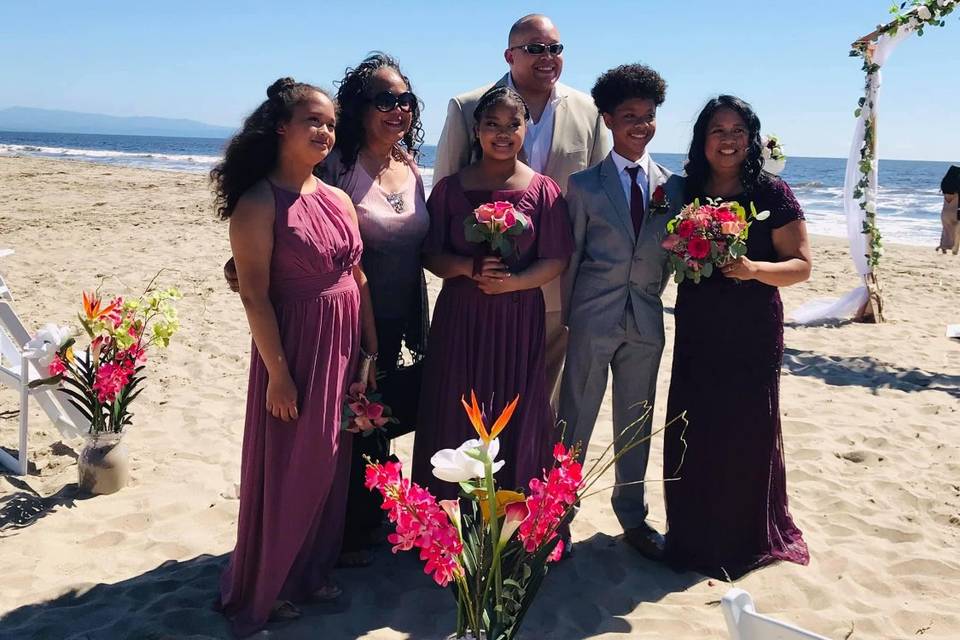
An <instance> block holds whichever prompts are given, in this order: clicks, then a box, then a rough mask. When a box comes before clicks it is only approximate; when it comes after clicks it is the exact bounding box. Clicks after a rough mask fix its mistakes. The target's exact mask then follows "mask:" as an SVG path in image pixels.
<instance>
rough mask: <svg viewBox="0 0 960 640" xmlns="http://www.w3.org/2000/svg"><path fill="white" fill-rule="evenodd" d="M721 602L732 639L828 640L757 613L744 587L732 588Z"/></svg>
mask: <svg viewBox="0 0 960 640" xmlns="http://www.w3.org/2000/svg"><path fill="white" fill-rule="evenodd" d="M720 602H721V606H722V607H723V617H724V618H726V619H727V631H729V632H730V638H731V640H828V639H827V638H825V637H823V636H821V635H817V634H816V633H813V632H811V631H804V630H803V629H800V628H798V627H794V626H793V625H789V624H786V623H785V622H778V621H777V620H774V619H773V618H769V617H767V616H765V615H762V614H759V613H757V610H756V608H754V606H753V598H751V597H750V594H749V593H747V592H746V591H744V590H743V589H736V588H734V589H730V591H727V595H725V596H723V599H722V600H721V601H720Z"/></svg>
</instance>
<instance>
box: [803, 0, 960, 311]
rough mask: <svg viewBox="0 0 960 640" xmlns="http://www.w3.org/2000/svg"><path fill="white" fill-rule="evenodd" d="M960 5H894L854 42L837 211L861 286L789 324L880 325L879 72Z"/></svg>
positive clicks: (916, 0)
mask: <svg viewBox="0 0 960 640" xmlns="http://www.w3.org/2000/svg"><path fill="white" fill-rule="evenodd" d="M958 6H960V0H913V1H912V2H903V3H902V4H900V5H894V7H893V8H892V9H891V10H890V11H891V13H893V14H894V19H893V20H891V21H890V22H888V23H887V24H885V25H880V26H878V27H877V28H876V30H874V31H873V32H872V33H869V34H867V35H865V36H863V37H861V38H858V39H857V40H856V41H855V42H854V43H853V44H852V45H851V50H850V56H851V57H859V58H862V59H863V71H864V73H865V74H866V83H865V84H864V95H863V97H862V98H860V101H859V104H858V105H857V109H856V111H855V112H854V115H855V117H856V118H857V123H856V126H855V127H854V132H853V142H852V144H851V145H850V155H849V156H848V158H847V170H846V176H845V178H844V184H843V209H844V213H845V214H846V218H847V238H848V240H849V242H850V257H851V258H853V262H854V265H855V266H856V269H857V273H858V275H859V276H860V277H861V278H862V279H863V284H862V285H861V286H859V287H857V288H856V289H854V290H853V291H851V292H850V293H848V294H846V295H844V296H843V297H841V298H840V299H838V300H832V301H829V302H820V303H817V304H816V305H814V306H813V307H810V308H804V309H798V310H797V311H795V312H794V314H793V316H794V319H795V320H797V321H799V322H812V321H816V320H820V319H826V318H837V317H849V316H850V315H853V316H854V319H855V320H857V321H860V322H875V323H879V322H883V297H882V291H881V287H880V281H879V280H878V278H877V267H878V266H879V265H880V258H881V256H883V242H882V238H881V235H880V229H879V228H878V226H877V114H878V110H877V98H878V95H879V93H880V81H881V78H880V69H881V68H882V67H883V65H884V64H885V63H886V61H887V59H888V58H889V57H890V54H891V53H892V52H893V50H894V49H895V48H896V47H897V45H899V44H900V43H901V42H903V41H904V40H906V39H907V38H908V37H910V36H912V35H914V34H916V35H918V36H922V35H923V32H924V29H927V28H930V27H942V26H944V25H945V24H946V22H945V20H944V18H946V16H948V15H949V14H950V13H951V12H953V10H954V9H956V8H957V7H958Z"/></svg>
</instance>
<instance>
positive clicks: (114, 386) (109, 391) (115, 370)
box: [93, 362, 132, 403]
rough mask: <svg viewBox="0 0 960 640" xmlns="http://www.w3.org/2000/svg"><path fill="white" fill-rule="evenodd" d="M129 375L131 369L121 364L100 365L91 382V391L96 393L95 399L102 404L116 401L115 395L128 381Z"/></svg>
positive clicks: (108, 363)
mask: <svg viewBox="0 0 960 640" xmlns="http://www.w3.org/2000/svg"><path fill="white" fill-rule="evenodd" d="M131 373H132V369H130V368H128V367H125V366H123V365H122V364H115V363H112V362H107V363H105V364H102V365H100V367H99V368H98V369H97V374H96V378H95V379H94V382H93V390H94V391H96V392H97V399H98V400H99V401H100V402H104V403H111V402H113V401H114V400H116V399H117V395H118V394H119V393H120V392H121V391H122V390H123V388H124V387H125V386H126V385H127V382H129V381H130V374H131Z"/></svg>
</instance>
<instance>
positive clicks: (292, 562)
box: [220, 183, 362, 636]
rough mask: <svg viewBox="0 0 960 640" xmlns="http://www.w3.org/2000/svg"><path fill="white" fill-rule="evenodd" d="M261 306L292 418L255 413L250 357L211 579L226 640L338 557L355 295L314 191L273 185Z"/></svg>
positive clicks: (344, 249) (347, 252) (262, 618)
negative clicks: (227, 630) (234, 469)
mask: <svg viewBox="0 0 960 640" xmlns="http://www.w3.org/2000/svg"><path fill="white" fill-rule="evenodd" d="M272 188H273V193H274V198H275V201H276V221H275V223H274V243H273V257H272V260H271V263H270V298H271V301H272V302H273V307H274V310H275V312H276V315H277V324H278V325H279V328H280V339H281V341H282V343H283V351H284V354H285V356H286V358H287V362H288V366H289V368H290V374H291V376H292V377H293V380H294V382H295V384H296V386H297V392H298V400H299V418H298V419H297V420H295V421H292V422H283V421H281V420H279V419H276V418H274V417H273V416H271V415H270V413H269V412H268V411H267V409H266V391H267V369H266V367H265V366H264V364H263V361H262V359H261V358H260V354H259V353H258V352H257V348H256V344H254V345H253V353H252V357H251V360H250V381H249V386H248V388H247V416H246V423H245V426H244V436H243V459H242V463H241V482H240V518H239V523H238V527H237V546H236V548H235V549H234V552H233V555H232V556H231V558H230V563H229V564H228V566H227V568H226V570H225V571H224V573H223V576H222V578H221V582H220V593H221V595H220V602H221V606H222V608H223V612H224V613H225V615H227V616H228V617H229V618H230V620H231V623H232V627H233V631H234V632H235V633H236V634H237V635H241V636H242V635H248V634H251V633H253V632H255V631H257V630H258V629H260V628H261V627H263V626H264V625H265V624H266V622H267V619H268V617H269V615H270V611H271V609H272V607H273V604H274V602H275V601H276V600H291V601H302V600H304V599H306V598H308V597H309V596H310V594H311V593H313V592H314V591H315V590H317V589H318V588H320V587H321V586H323V585H324V584H325V582H326V580H327V579H328V574H329V572H330V570H331V569H332V567H333V565H334V563H335V561H336V559H337V555H338V553H339V550H340V543H341V536H342V532H343V519H344V508H345V505H346V496H347V478H348V474H349V470H350V444H351V442H352V438H343V437H341V432H340V409H341V405H342V402H343V398H344V394H345V392H346V386H347V384H348V382H349V378H348V375H349V374H351V373H352V372H353V371H354V369H355V365H356V360H357V352H358V347H359V339H360V319H359V307H360V296H359V292H358V289H357V285H356V282H355V281H354V279H353V274H352V269H353V266H354V265H356V264H357V263H358V261H359V259H360V253H361V248H362V247H361V242H360V233H359V231H358V229H357V227H356V225H355V223H354V222H353V220H351V218H350V214H349V213H348V212H347V211H346V209H345V208H344V206H343V204H342V203H341V201H340V199H339V198H338V197H337V196H336V194H334V193H333V192H331V191H330V189H329V188H328V187H326V186H324V185H322V184H320V183H318V185H317V190H316V191H314V192H313V193H310V194H300V193H293V192H289V191H285V190H283V189H280V188H278V187H276V186H273V187H272Z"/></svg>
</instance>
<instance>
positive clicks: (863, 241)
mask: <svg viewBox="0 0 960 640" xmlns="http://www.w3.org/2000/svg"><path fill="white" fill-rule="evenodd" d="M914 29H915V23H913V22H911V23H909V24H906V25H903V26H902V27H900V28H899V29H898V30H897V34H896V35H894V36H888V35H882V36H880V37H879V38H878V39H877V42H876V45H875V48H874V51H873V63H874V64H876V65H878V66H880V67H883V65H884V64H885V63H886V61H887V59H888V58H889V57H890V54H891V53H892V52H893V50H894V49H895V48H896V47H897V45H898V44H900V43H901V42H903V41H904V40H905V39H906V38H907V37H908V36H910V35H913V32H914ZM880 75H881V72H880V71H879V70H878V71H877V73H875V74H873V77H872V78H871V80H870V85H869V86H868V87H867V93H866V98H867V99H866V101H865V102H864V105H863V108H862V109H861V111H860V116H859V117H858V118H857V123H856V125H855V126H854V129H853V142H852V143H851V144H850V155H849V156H847V170H846V174H845V176H844V181H843V196H842V198H843V211H844V213H845V214H846V217H847V240H848V242H849V245H850V257H851V258H853V264H854V266H855V267H856V269H857V274H859V275H860V277H861V278H864V277H866V276H867V275H869V274H870V273H871V272H872V271H873V270H872V269H871V268H870V263H869V261H868V260H867V254H868V253H869V252H870V251H869V242H870V240H869V237H868V236H867V235H866V234H865V233H863V223H864V221H865V220H866V214H865V212H864V210H863V209H861V208H860V200H859V199H858V198H855V197H854V195H853V192H854V190H855V189H856V188H857V183H858V182H860V175H861V174H860V150H861V149H862V148H863V144H864V133H865V130H866V121H867V119H868V118H871V117H873V118H876V116H877V114H878V109H877V98H878V94H879V92H880V82H881V78H880ZM870 104H873V109H872V110H871V109H870V107H869V105H870ZM873 135H874V148H877V146H876V144H877V139H876V136H877V125H876V120H875V121H874V128H873ZM877 163H878V158H877V156H876V155H875V156H874V160H873V167H872V168H871V171H870V174H869V176H868V177H869V186H868V187H867V191H866V201H867V206H870V205H871V204H872V205H873V206H874V207H876V206H877ZM867 295H868V293H867V288H866V287H865V286H863V285H860V286H858V287H856V288H855V289H853V290H852V291H849V292H847V293H846V294H844V295H843V296H841V297H840V298H837V299H835V300H824V299H817V300H811V301H810V302H807V303H806V304H803V305H801V306H800V307H799V308H797V309H794V310H793V312H791V313H790V317H792V318H793V319H794V321H795V322H797V323H799V324H808V323H813V322H819V321H821V320H827V319H830V318H849V317H853V315H854V314H855V313H856V312H857V310H858V309H860V307H861V306H863V304H864V303H865V302H866V301H867Z"/></svg>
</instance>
